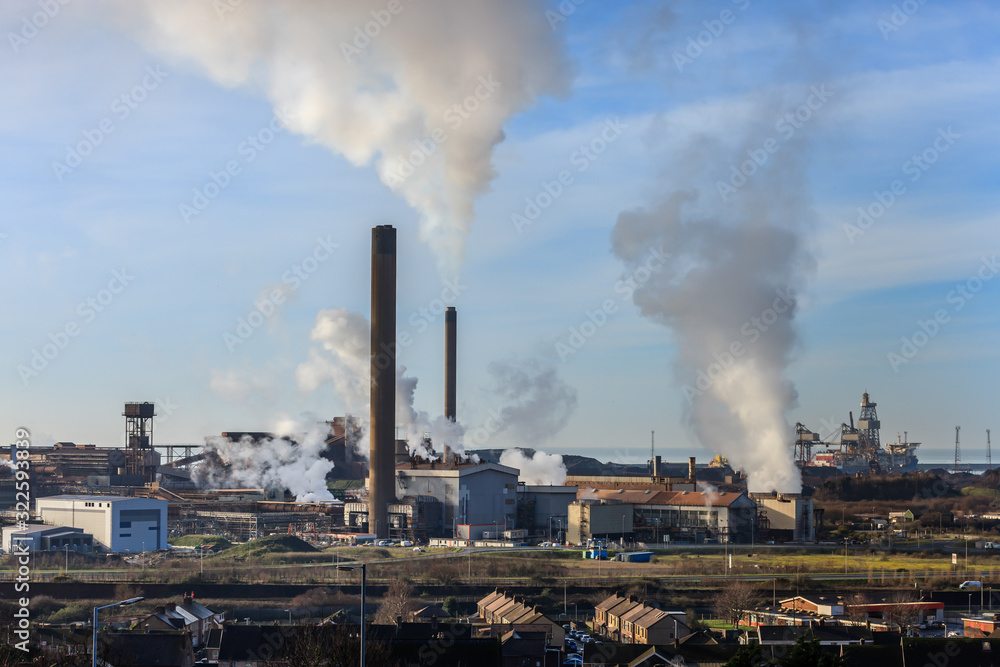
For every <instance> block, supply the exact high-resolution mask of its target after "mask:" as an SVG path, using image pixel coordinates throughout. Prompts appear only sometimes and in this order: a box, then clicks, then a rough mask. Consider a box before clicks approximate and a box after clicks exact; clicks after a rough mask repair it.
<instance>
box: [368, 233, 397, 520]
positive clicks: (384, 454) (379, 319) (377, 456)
mask: <svg viewBox="0 0 1000 667" xmlns="http://www.w3.org/2000/svg"><path fill="white" fill-rule="evenodd" d="M369 440H370V442H371V450H370V456H369V467H368V531H369V532H370V533H374V534H375V535H377V536H378V537H389V517H388V513H387V505H388V504H389V503H390V502H392V501H394V500H395V496H396V493H395V488H394V485H395V479H394V477H395V475H394V474H393V473H394V469H395V463H394V462H395V451H396V230H395V229H394V228H393V227H392V226H391V225H381V226H378V227H375V228H374V229H372V338H371V425H370V431H369Z"/></svg>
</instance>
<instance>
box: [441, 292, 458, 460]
mask: <svg viewBox="0 0 1000 667" xmlns="http://www.w3.org/2000/svg"><path fill="white" fill-rule="evenodd" d="M457 376H458V313H457V312H456V311H455V309H454V308H453V307H451V306H449V307H448V308H447V309H446V310H445V311H444V416H445V419H447V420H449V421H456V420H457V417H456V411H455V403H456V400H455V395H456V378H457ZM451 458H452V455H451V450H450V448H449V447H448V445H447V444H445V445H444V451H443V454H442V460H443V461H444V462H445V464H446V465H447V464H448V463H450V462H451Z"/></svg>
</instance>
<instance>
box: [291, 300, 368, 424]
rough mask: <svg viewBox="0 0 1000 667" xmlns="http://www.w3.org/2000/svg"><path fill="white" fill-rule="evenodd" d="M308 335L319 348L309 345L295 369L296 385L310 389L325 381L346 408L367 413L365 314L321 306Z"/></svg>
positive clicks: (350, 410) (305, 389)
mask: <svg viewBox="0 0 1000 667" xmlns="http://www.w3.org/2000/svg"><path fill="white" fill-rule="evenodd" d="M309 338H310V339H311V340H314V341H316V342H317V343H320V344H321V345H322V346H323V349H322V350H320V349H318V348H315V347H314V348H310V349H309V351H308V353H307V354H308V358H307V360H306V361H304V362H303V363H301V364H299V366H298V368H296V369H295V379H296V381H297V382H298V385H299V389H301V390H302V391H306V392H310V391H313V390H315V389H316V388H317V387H319V386H320V385H322V384H325V383H327V382H329V383H330V384H332V385H333V389H334V391H335V392H336V393H337V395H338V396H339V397H340V398H341V400H343V401H344V407H345V408H346V409H347V411H348V412H352V413H355V414H367V412H368V402H369V378H370V373H371V362H370V359H369V350H370V349H371V326H370V325H369V323H368V318H367V317H365V316H364V315H362V314H361V313H358V312H353V311H350V310H347V309H346V308H330V309H328V310H321V311H320V312H319V313H317V315H316V325H315V326H314V327H313V329H312V332H310V334H309ZM324 350H325V352H324Z"/></svg>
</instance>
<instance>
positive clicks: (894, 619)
mask: <svg viewBox="0 0 1000 667" xmlns="http://www.w3.org/2000/svg"><path fill="white" fill-rule="evenodd" d="M914 598H915V596H914V595H913V593H912V592H911V591H908V590H897V591H893V592H892V593H891V594H890V595H889V598H888V599H887V600H886V607H885V612H884V616H885V621H886V624H887V625H888V626H889V629H890V630H892V628H893V626H899V630H900V632H905V631H906V628H907V627H908V626H910V625H911V624H912V623H913V622H914V621H915V620H916V619H917V615H918V611H917V609H916V608H915V605H914V604H913V603H914V602H915V601H916V600H915V599H914Z"/></svg>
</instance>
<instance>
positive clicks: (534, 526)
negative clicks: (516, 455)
mask: <svg viewBox="0 0 1000 667" xmlns="http://www.w3.org/2000/svg"><path fill="white" fill-rule="evenodd" d="M574 502H576V487H575V486H542V485H530V484H519V485H518V487H517V527H518V528H524V529H527V530H528V532H529V534H531V535H541V534H544V535H545V539H546V540H549V541H556V542H564V541H565V539H566V529H567V527H568V526H569V506H570V505H572V504H573V503H574Z"/></svg>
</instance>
